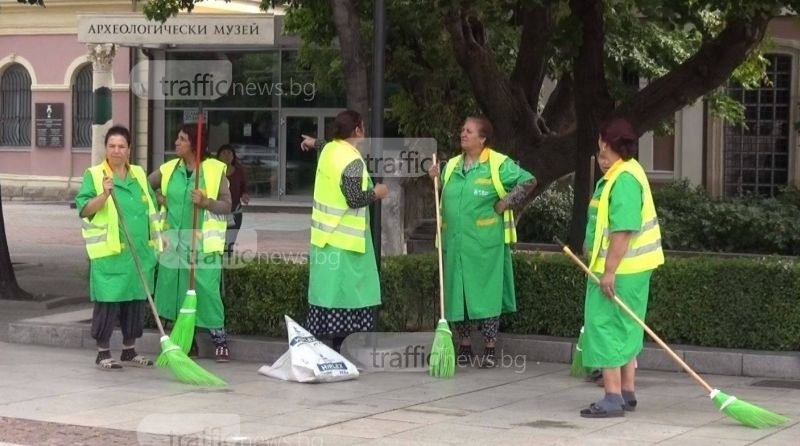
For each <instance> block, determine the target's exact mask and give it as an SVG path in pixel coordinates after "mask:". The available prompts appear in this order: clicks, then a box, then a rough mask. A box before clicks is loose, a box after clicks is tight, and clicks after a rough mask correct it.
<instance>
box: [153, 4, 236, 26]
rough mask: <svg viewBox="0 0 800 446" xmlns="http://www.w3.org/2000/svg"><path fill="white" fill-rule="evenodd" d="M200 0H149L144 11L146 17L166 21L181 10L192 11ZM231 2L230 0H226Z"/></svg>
mask: <svg viewBox="0 0 800 446" xmlns="http://www.w3.org/2000/svg"><path fill="white" fill-rule="evenodd" d="M197 1H198V0H147V3H145V4H144V7H143V8H142V12H144V15H145V17H147V18H149V19H151V20H157V21H159V22H162V23H163V22H165V21H166V20H167V19H168V18H170V17H174V16H176V15H178V12H179V11H186V12H192V9H194V4H195V3H196V2H197ZM225 1H226V2H229V1H230V0H225Z"/></svg>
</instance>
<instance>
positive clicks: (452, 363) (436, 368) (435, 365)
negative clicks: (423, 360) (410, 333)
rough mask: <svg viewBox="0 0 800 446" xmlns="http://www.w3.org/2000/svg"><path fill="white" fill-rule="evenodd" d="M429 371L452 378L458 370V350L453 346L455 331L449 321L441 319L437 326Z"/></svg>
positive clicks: (436, 375) (433, 374) (437, 376)
mask: <svg viewBox="0 0 800 446" xmlns="http://www.w3.org/2000/svg"><path fill="white" fill-rule="evenodd" d="M428 371H429V373H430V375H431V376H433V377H436V378H450V377H452V376H453V375H455V372H456V352H455V350H454V348H453V333H452V332H451V331H450V327H449V326H448V324H447V321H446V320H444V319H441V320H440V321H439V324H438V325H437V326H436V334H435V335H434V337H433V346H432V347H431V359H430V363H429V364H428Z"/></svg>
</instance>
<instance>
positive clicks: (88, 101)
mask: <svg viewBox="0 0 800 446" xmlns="http://www.w3.org/2000/svg"><path fill="white" fill-rule="evenodd" d="M93 112H94V98H93V96H92V64H86V65H84V66H83V67H81V68H80V70H79V71H78V74H77V75H76V76H75V82H74V83H73V84H72V147H92V113H93Z"/></svg>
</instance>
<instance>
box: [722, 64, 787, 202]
mask: <svg viewBox="0 0 800 446" xmlns="http://www.w3.org/2000/svg"><path fill="white" fill-rule="evenodd" d="M766 57H767V59H768V60H769V62H770V63H769V68H767V77H768V79H769V80H768V81H765V82H764V83H763V84H762V85H761V87H760V88H756V89H753V90H745V89H743V88H742V87H741V85H738V84H736V83H735V82H730V83H729V84H728V88H727V90H728V94H729V95H730V96H731V97H732V98H734V99H736V100H738V101H740V102H741V103H742V104H743V105H744V106H745V125H732V124H725V149H724V193H725V196H729V197H731V196H739V195H742V194H747V193H752V194H758V195H761V196H765V197H772V196H775V194H776V193H777V192H779V190H780V188H781V187H784V186H786V185H787V184H788V181H789V177H788V172H789V128H790V123H789V111H790V107H791V81H792V56H789V55H784V54H770V55H767V56H766Z"/></svg>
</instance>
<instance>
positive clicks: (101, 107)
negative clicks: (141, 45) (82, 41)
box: [87, 43, 116, 165]
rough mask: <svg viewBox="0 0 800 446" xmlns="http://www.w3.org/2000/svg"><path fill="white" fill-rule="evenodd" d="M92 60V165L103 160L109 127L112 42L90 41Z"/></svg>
mask: <svg viewBox="0 0 800 446" xmlns="http://www.w3.org/2000/svg"><path fill="white" fill-rule="evenodd" d="M87 47H88V48H89V60H91V61H92V90H93V91H94V120H93V122H92V165H95V164H98V163H100V162H101V161H103V158H104V156H105V136H106V132H107V131H108V129H109V128H111V125H112V121H111V64H112V63H113V62H114V54H115V53H116V47H115V46H114V44H113V43H90V44H88V45H87Z"/></svg>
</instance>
